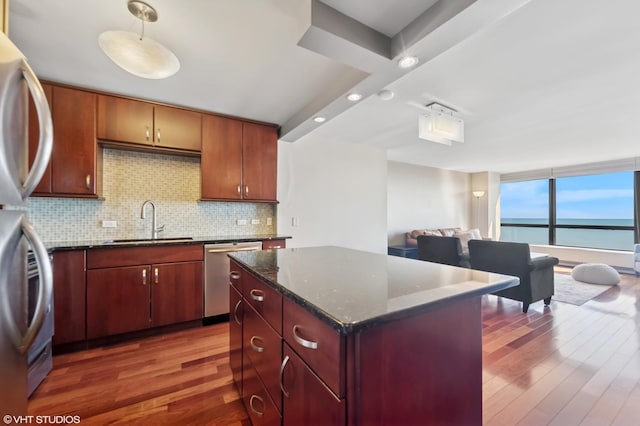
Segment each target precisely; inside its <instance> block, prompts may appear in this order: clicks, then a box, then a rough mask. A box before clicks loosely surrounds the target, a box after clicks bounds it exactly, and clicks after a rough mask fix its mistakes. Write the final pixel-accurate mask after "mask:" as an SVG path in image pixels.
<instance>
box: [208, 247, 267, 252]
mask: <svg viewBox="0 0 640 426" xmlns="http://www.w3.org/2000/svg"><path fill="white" fill-rule="evenodd" d="M255 250H261V248H258V246H252V247H238V248H233V247H227V248H219V249H216V248H213V249H207V253H229V252H233V251H255Z"/></svg>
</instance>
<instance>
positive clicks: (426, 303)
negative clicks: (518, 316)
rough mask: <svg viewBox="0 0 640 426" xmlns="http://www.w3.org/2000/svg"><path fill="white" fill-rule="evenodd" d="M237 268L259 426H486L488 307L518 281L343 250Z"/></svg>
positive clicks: (263, 256)
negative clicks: (484, 301) (484, 315)
mask: <svg viewBox="0 0 640 426" xmlns="http://www.w3.org/2000/svg"><path fill="white" fill-rule="evenodd" d="M231 258H232V262H231V271H230V282H231V288H232V291H231V294H232V297H231V303H230V304H231V306H230V308H231V312H232V315H233V317H232V320H231V321H230V364H231V369H232V372H233V375H234V380H235V382H236V385H237V388H238V390H239V391H240V393H241V395H242V398H243V401H244V403H245V406H246V408H247V412H248V413H249V415H250V417H251V419H252V422H253V423H254V424H280V423H281V422H282V424H284V425H289V424H291V425H294V424H349V425H372V424H402V425H412V424H416V425H417V424H482V340H481V339H482V330H481V296H482V295H483V294H487V293H492V292H495V291H498V290H502V289H505V288H508V287H512V286H515V285H518V279H517V278H515V277H510V276H504V275H498V274H491V273H487V272H481V271H474V270H470V269H463V268H457V267H452V266H446V265H440V264H435V263H430V262H422V261H417V260H413V259H405V258H400V257H395V256H387V255H383V254H373V253H368V252H362V251H357V250H350V249H345V248H339V247H312V248H292V249H283V250H268V251H261V252H244V253H242V252H239V253H233V254H232V255H231Z"/></svg>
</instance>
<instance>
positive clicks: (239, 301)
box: [233, 300, 242, 325]
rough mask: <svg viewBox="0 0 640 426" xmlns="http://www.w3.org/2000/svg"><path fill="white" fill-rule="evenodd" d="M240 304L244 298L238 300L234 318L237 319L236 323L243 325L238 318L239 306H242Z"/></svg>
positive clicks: (234, 309)
mask: <svg viewBox="0 0 640 426" xmlns="http://www.w3.org/2000/svg"><path fill="white" fill-rule="evenodd" d="M240 304H242V300H238V303H236V307H235V308H233V318H234V319H235V320H236V323H237V324H238V325H242V321H240V320H239V319H238V308H239V307H240Z"/></svg>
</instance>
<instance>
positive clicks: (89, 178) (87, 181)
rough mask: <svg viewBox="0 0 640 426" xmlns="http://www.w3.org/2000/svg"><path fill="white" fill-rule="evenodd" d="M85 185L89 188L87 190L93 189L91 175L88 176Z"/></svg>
mask: <svg viewBox="0 0 640 426" xmlns="http://www.w3.org/2000/svg"><path fill="white" fill-rule="evenodd" d="M84 184H85V186H86V187H87V189H89V190H90V189H91V175H90V174H88V175H87V176H86V177H85V178H84Z"/></svg>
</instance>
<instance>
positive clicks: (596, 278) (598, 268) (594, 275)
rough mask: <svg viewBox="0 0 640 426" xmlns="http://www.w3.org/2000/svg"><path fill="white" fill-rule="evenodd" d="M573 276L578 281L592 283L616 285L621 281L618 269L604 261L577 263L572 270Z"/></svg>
mask: <svg viewBox="0 0 640 426" xmlns="http://www.w3.org/2000/svg"><path fill="white" fill-rule="evenodd" d="M571 277H572V278H573V279H574V280H576V281H582V282H585V283H590V284H602V285H616V284H618V283H619V282H620V274H618V271H616V270H615V269H613V268H612V267H611V266H609V265H607V264H604V263H583V264H581V265H577V266H576V267H575V268H573V270H572V271H571Z"/></svg>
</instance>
